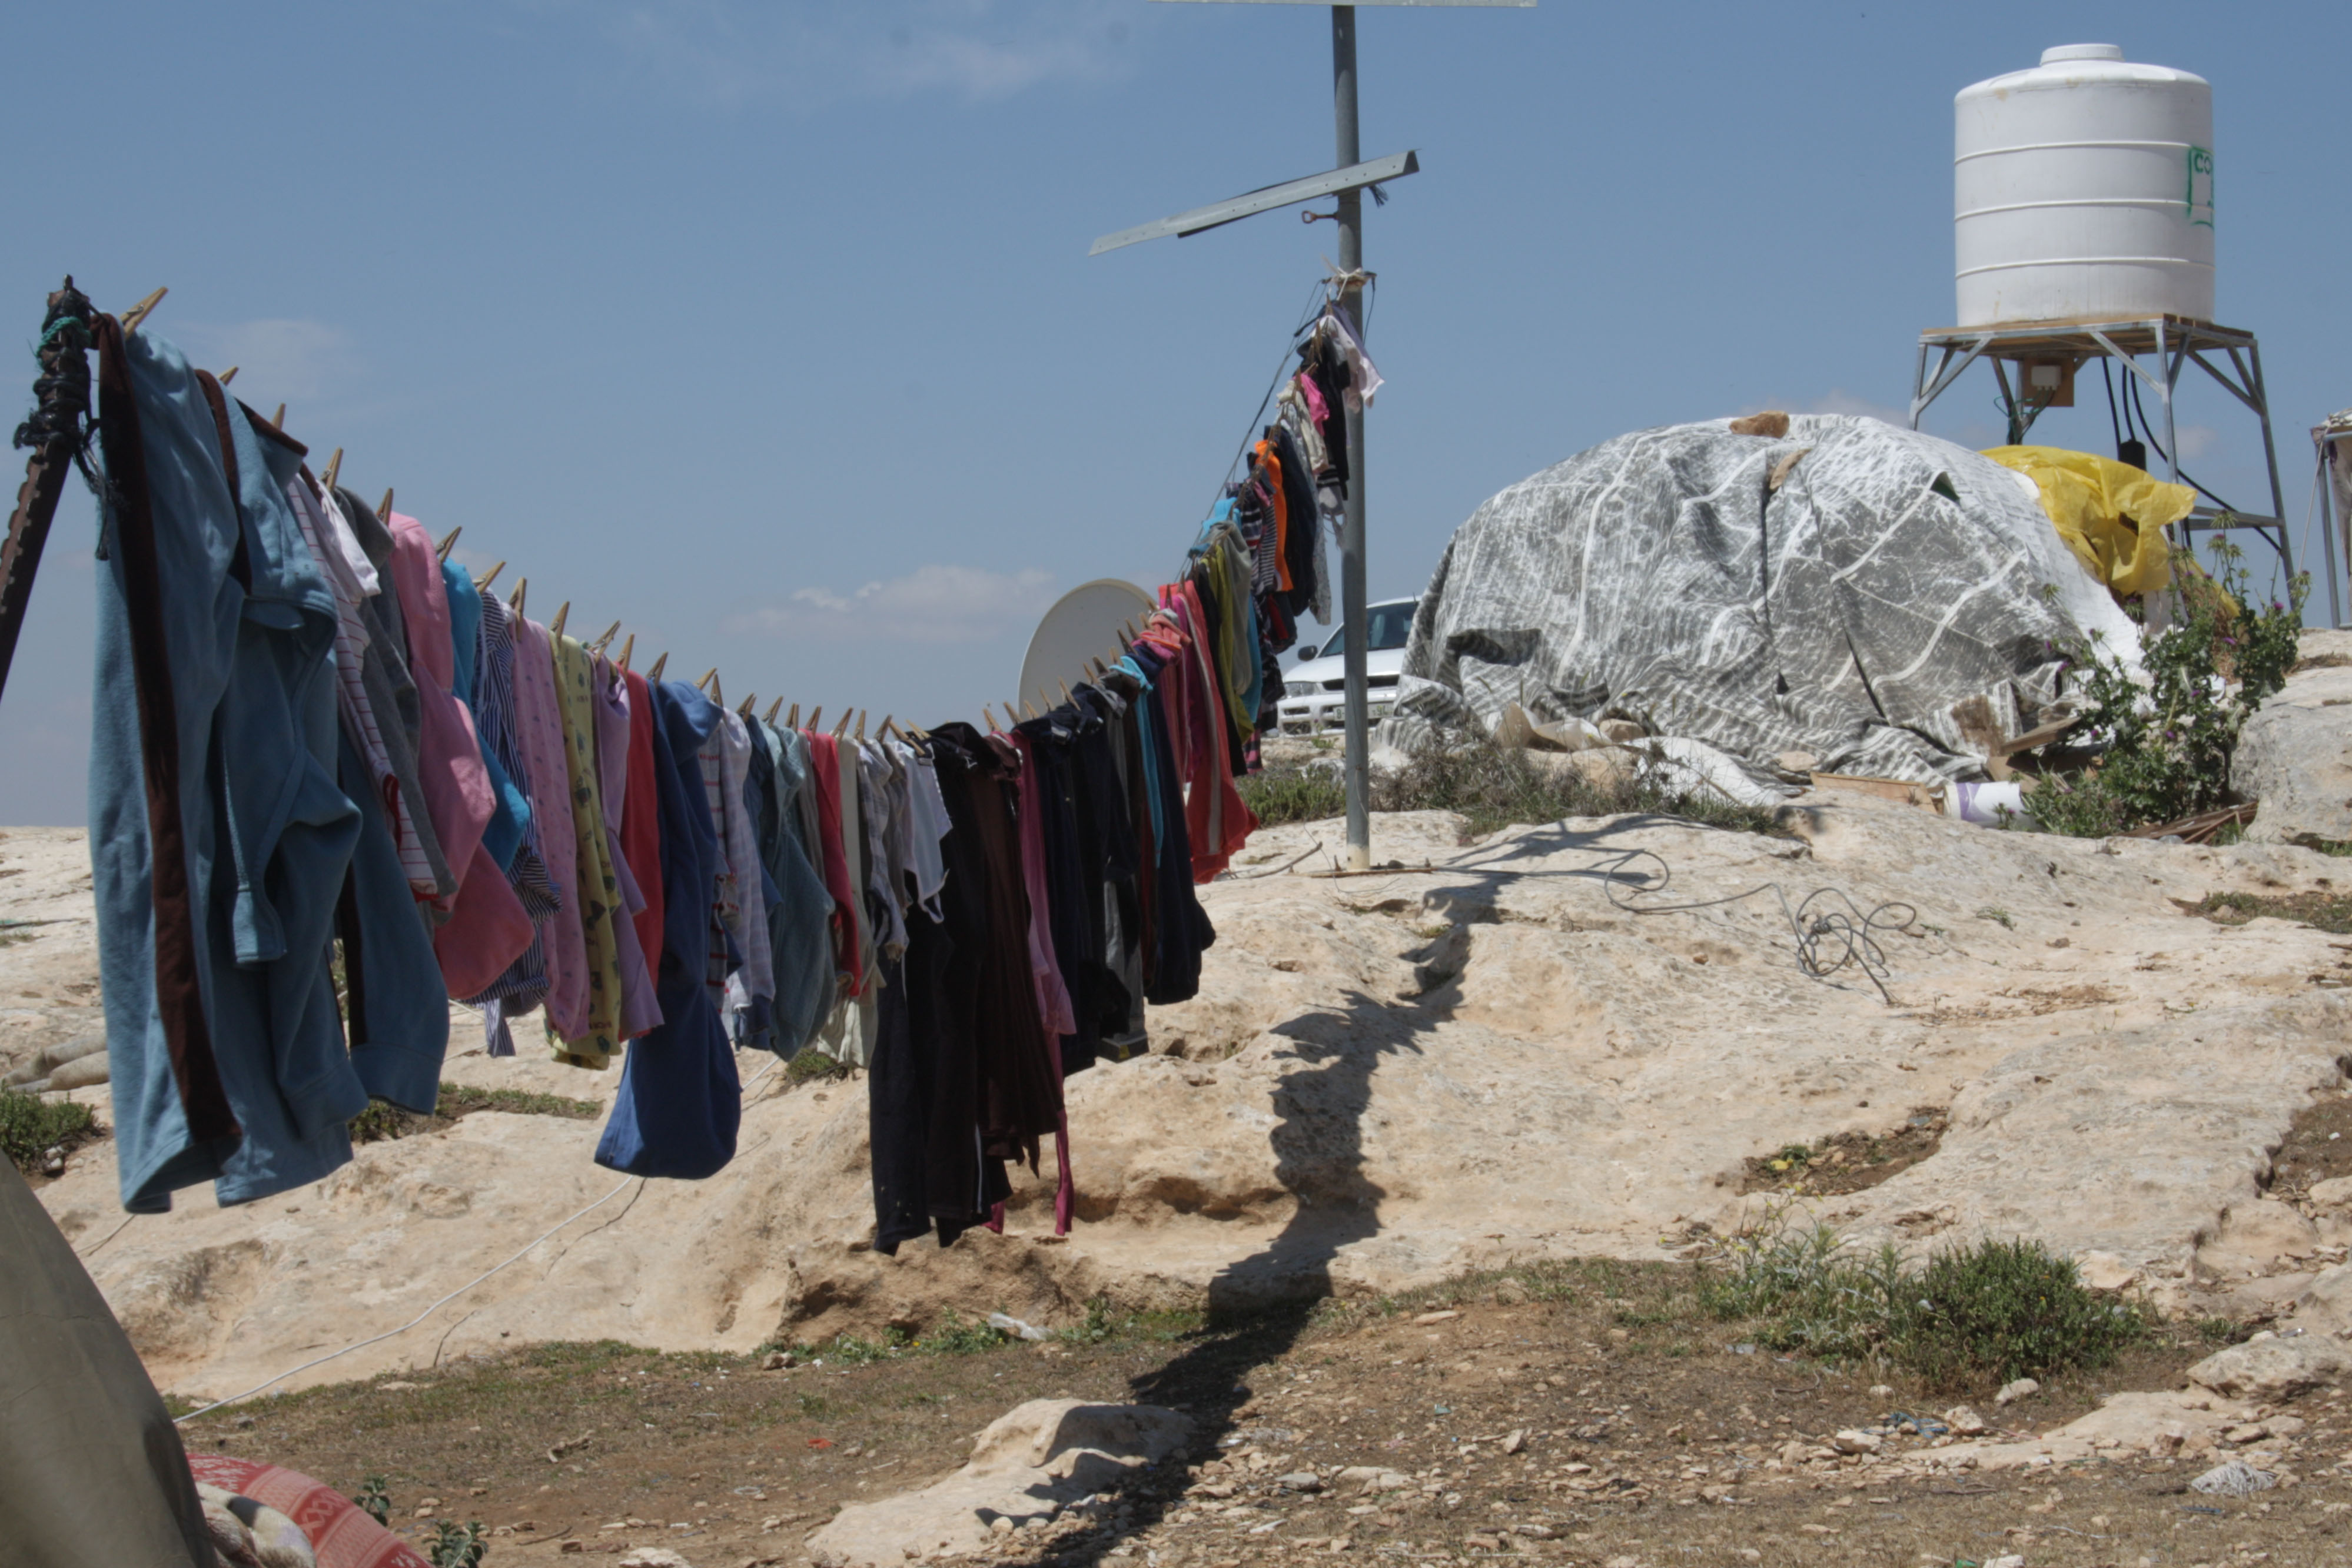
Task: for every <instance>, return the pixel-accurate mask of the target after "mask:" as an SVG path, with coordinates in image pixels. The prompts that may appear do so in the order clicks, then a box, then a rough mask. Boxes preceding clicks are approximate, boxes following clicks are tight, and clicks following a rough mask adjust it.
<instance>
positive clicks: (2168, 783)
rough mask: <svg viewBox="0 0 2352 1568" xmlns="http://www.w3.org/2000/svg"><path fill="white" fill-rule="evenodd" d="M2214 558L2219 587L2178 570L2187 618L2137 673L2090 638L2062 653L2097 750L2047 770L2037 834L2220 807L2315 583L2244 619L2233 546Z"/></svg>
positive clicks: (2144, 656)
mask: <svg viewBox="0 0 2352 1568" xmlns="http://www.w3.org/2000/svg"><path fill="white" fill-rule="evenodd" d="M2214 554H2215V557H2216V559H2217V560H2218V561H2219V563H2220V564H2221V576H2220V578H2219V579H2218V580H2215V579H2210V578H2207V577H2206V576H2205V575H2204V574H2202V573H2200V572H2198V571H2197V570H2196V568H2195V566H2194V565H2193V564H2185V565H2184V566H2183V567H2182V568H2181V571H2182V574H2183V583H2182V587H2183V592H2182V594H2181V602H2182V605H2183V616H2182V618H2181V619H2180V620H2179V622H2177V623H2175V624H2174V625H2173V626H2171V627H2170V628H2169V629H2168V630H2166V631H2163V632H2159V633H2157V634H2156V635H2154V636H2152V637H2146V638H2144V639H2143V640H2142V641H2141V644H2140V665H2141V674H2140V675H2139V676H2138V677H2135V676H2134V675H2133V674H2132V672H2131V671H2130V670H2128V669H2127V668H2126V667H2125V664H2124V661H2123V659H2122V658H2121V657H2120V656H2118V655H2116V653H2115V652H2114V651H2113V650H2112V649H2110V648H2108V647H2106V646H2105V642H2104V640H2103V639H2101V638H2100V637H2099V635H2098V634H2097V633H2095V632H2094V633H2093V634H2091V636H2090V637H2088V638H2087V639H2085V640H2084V641H2082V642H2080V643H2077V644H2076V645H2075V646H2074V647H2071V648H2068V649H2066V650H2065V652H2066V654H2067V657H2068V658H2069V659H2070V660H2071V663H2072V669H2071V672H2070V673H2071V675H2072V678H2073V679H2074V682H2075V684H2076V686H2077V688H2078V689H2079V690H2080V692H2081V694H2082V697H2083V699H2084V718H2085V719H2086V721H2087V726H2086V730H2085V731H2084V733H2087V736H2088V738H2089V739H2090V740H2091V741H2092V742H2093V743H2095V744H2098V745H2101V746H2102V747H2103V748H2104V750H2103V752H2101V754H2100V756H2099V757H2098V759H2097V760H2096V761H2095V762H2093V763H2090V764H2089V765H2088V766H2086V767H2084V768H2082V769H2080V770H2077V771H2074V772H2071V773H2059V772H2051V773H2045V774H2044V775H2043V777H2042V782H2041V784H2040V785H2039V786H2038V787H2037V788H2036V789H2035V790H2034V792H2033V797H2032V812H2033V816H2034V817H2035V818H2036V819H2037V820H2038V821H2039V822H2041V824H2042V826H2044V827H2047V828H2049V829H2050V830H2052V831H2053V832H2056V833H2064V834H2070V835H2074V836H2075V837H2094V838H2095V837H2105V836H2106V835H2108V834H2113V833H2123V832H2127V831H2129V830H2130V829H2132V828H2135V827H2147V826H2154V825H2157V824H2160V823H2167V822H2178V821H2179V820H2180V819H2181V818H2182V817H2185V816H2194V815H2196V814H2197V813H2198V812H2200V811H2207V810H2210V809H2211V808H2212V807H2214V806H2217V805H2222V804H2224V803H2225V802H2226V800H2227V798H2228V796H2229V793H2230V761H2231V757H2233V756H2234V755H2235V754H2236V752H2237V749H2238V736H2239V734H2240V732H2241V731H2243V730H2244V728H2245V724H2246V721H2247V720H2248V719H2250V718H2252V716H2253V712H2254V710H2255V709H2256V708H2258V707H2260V706H2261V705H2262V702H2263V699H2264V698H2266V697H2269V696H2270V695H2272V694H2273V692H2275V691H2277V690H2278V689H2279V688H2280V687H2282V686H2284V684H2286V675H2287V671H2288V670H2290V669H2292V668H2294V661H2295V657H2296V647H2297V637H2298V636H2299V634H2300V633H2301V631H2302V629H2303V601H2304V596H2305V595H2306V594H2307V593H2308V592H2309V591H2310V588H2311V577H2310V574H2308V573H2303V574H2297V575H2296V576H2295V577H2294V580H2293V581H2292V582H2290V583H2289V584H2288V585H2287V597H2286V598H2285V600H2284V601H2281V600H2275V599H2274V600H2273V601H2272V602H2271V603H2270V604H2269V605H2267V606H2265V607H2263V608H2261V609H2258V610H2253V611H2251V612H2250V611H2248V610H2246V609H2245V608H2243V607H2242V606H2243V605H2245V604H2246V603H2247V595H2246V587H2247V581H2246V574H2245V572H2244V570H2243V569H2242V567H2241V566H2240V564H2239V562H2240V558H2241V552H2240V551H2239V549H2238V547H2237V546H2236V545H2234V544H2232V543H2231V542H2229V538H2228V536H2227V535H2226V534H2225V535H2223V536H2222V538H2221V542H2220V543H2219V544H2218V545H2217V546H2216V548H2215V551H2214ZM2074 743H2076V744H2079V743H2080V742H2079V741H2077V742H2074ZM2050 755H2051V753H2050V751H2049V749H2048V748H2045V749H2044V756H2045V758H2049V757H2050Z"/></svg>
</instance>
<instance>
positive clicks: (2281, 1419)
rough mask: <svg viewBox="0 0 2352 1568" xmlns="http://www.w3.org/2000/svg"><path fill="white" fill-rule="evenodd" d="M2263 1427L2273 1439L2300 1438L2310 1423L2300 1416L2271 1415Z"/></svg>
mask: <svg viewBox="0 0 2352 1568" xmlns="http://www.w3.org/2000/svg"><path fill="white" fill-rule="evenodd" d="M2263 1426H2266V1427H2268V1428H2269V1429H2270V1434H2271V1436H2273V1437H2294V1436H2301V1435H2302V1434H2303V1432H2304V1430H2305V1428H2306V1427H2307V1426H2310V1423H2309V1422H2307V1421H2305V1419H2304V1418H2303V1417H2302V1416H2300V1415H2273V1416H2272V1417H2271V1418H2270V1419H2269V1420H2267V1421H2265V1422H2263Z"/></svg>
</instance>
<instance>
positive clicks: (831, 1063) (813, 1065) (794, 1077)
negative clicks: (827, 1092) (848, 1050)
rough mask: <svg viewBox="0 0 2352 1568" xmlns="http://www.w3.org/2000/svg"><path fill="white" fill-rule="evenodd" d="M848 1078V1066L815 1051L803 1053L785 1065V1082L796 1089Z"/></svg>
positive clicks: (821, 1052)
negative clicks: (801, 1086)
mask: <svg viewBox="0 0 2352 1568" xmlns="http://www.w3.org/2000/svg"><path fill="white" fill-rule="evenodd" d="M848 1076H849V1067H848V1064H846V1063H845V1062H837V1061H835V1060H834V1059H833V1058H831V1057H829V1056H826V1055H825V1054H824V1052H823V1051H820V1050H815V1049H809V1050H804V1051H802V1052H800V1053H799V1054H797V1055H795V1056H794V1057H793V1059H792V1060H790V1061H788V1062H786V1063H785V1064H784V1081H785V1082H786V1083H789V1084H792V1085H793V1086H794V1087H795V1088H797V1087H798V1086H799V1085H801V1084H804V1083H829V1082H832V1081H833V1080H834V1079H845V1078H847V1077H848Z"/></svg>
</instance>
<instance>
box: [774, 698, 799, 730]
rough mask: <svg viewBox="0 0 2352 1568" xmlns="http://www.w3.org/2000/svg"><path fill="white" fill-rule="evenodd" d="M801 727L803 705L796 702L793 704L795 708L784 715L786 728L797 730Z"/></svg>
mask: <svg viewBox="0 0 2352 1568" xmlns="http://www.w3.org/2000/svg"><path fill="white" fill-rule="evenodd" d="M779 700H781V699H779ZM800 727H801V705H800V704H799V703H797V702H795V703H793V710H792V711H791V712H789V713H787V714H785V715H784V728H785V729H787V730H797V729H799V728H800Z"/></svg>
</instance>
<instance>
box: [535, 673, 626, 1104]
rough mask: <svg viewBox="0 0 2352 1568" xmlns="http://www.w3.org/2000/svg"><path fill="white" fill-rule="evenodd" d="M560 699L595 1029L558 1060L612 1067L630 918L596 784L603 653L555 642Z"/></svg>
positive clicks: (568, 1045) (567, 1046)
mask: <svg viewBox="0 0 2352 1568" xmlns="http://www.w3.org/2000/svg"><path fill="white" fill-rule="evenodd" d="M552 640H553V642H554V651H555V696H556V701H557V703H558V705H559V706H560V707H561V708H562V710H563V760H564V764H565V768H566V771H568V772H569V773H571V775H572V828H573V833H572V837H573V839H574V841H575V844H576V848H577V854H578V858H579V861H578V863H579V868H580V869H579V875H578V879H577V881H576V883H575V884H574V885H575V886H577V887H578V889H580V895H579V896H580V923H581V925H582V927H583V929H584V930H585V931H586V933H587V938H588V1028H587V1031H586V1032H585V1033H584V1034H583V1035H581V1036H580V1037H578V1038H576V1039H572V1040H566V1041H564V1042H562V1044H561V1045H560V1046H559V1047H558V1048H557V1050H556V1053H555V1055H556V1059H557V1060H559V1061H565V1062H570V1063H571V1064H572V1066H574V1067H584V1068H604V1067H608V1066H610V1065H611V1063H612V1059H613V1054H614V1052H615V1051H618V1050H619V1049H620V1048H621V950H620V945H619V941H618V939H617V938H616V937H615V935H614V931H613V921H614V920H616V919H626V918H627V916H626V914H625V911H624V910H623V906H622V903H621V883H620V879H619V878H618V877H616V876H614V872H613V859H612V845H611V840H610V837H608V836H607V834H606V833H605V831H604V797H603V795H601V793H600V792H599V791H598V789H597V785H596V681H595V656H594V655H593V654H591V653H590V652H589V651H588V649H587V648H586V647H583V646H582V644H581V642H580V640H579V639H578V638H577V637H556V638H554V639H552Z"/></svg>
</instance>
